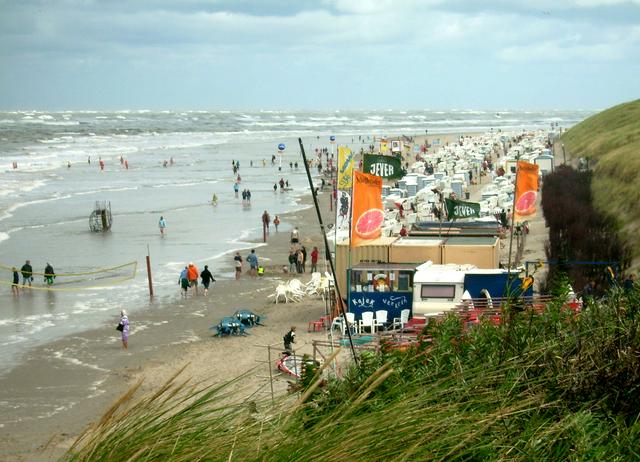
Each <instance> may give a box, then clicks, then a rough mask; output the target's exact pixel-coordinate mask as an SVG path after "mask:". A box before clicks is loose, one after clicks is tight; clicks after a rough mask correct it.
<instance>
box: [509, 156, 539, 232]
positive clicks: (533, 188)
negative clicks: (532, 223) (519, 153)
mask: <svg viewBox="0 0 640 462" xmlns="http://www.w3.org/2000/svg"><path fill="white" fill-rule="evenodd" d="M539 170H540V168H539V166H538V165H537V164H530V163H529V162H524V161H522V160H519V161H518V180H517V182H516V192H515V200H514V201H513V203H514V204H515V206H514V212H515V214H516V216H515V221H518V222H519V221H524V220H525V219H528V218H530V217H532V216H533V215H535V213H536V200H537V199H538V171H539ZM525 217H526V218H525Z"/></svg>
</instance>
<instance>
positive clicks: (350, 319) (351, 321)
mask: <svg viewBox="0 0 640 462" xmlns="http://www.w3.org/2000/svg"><path fill="white" fill-rule="evenodd" d="M347 326H349V328H350V329H351V333H353V334H355V333H356V331H357V329H358V325H357V324H356V315H355V314H353V313H347V321H346V322H345V320H344V318H343V317H342V316H338V317H337V318H333V322H332V323H331V330H333V329H335V328H338V329H340V332H342V335H347Z"/></svg>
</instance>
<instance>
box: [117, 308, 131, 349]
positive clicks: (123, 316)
mask: <svg viewBox="0 0 640 462" xmlns="http://www.w3.org/2000/svg"><path fill="white" fill-rule="evenodd" d="M120 326H122V328H121V329H120V328H118V330H119V331H120V332H122V348H124V349H125V350H126V349H127V348H129V318H128V317H127V312H126V311H125V310H122V311H120ZM118 327H119V326H118Z"/></svg>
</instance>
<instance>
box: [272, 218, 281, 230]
mask: <svg viewBox="0 0 640 462" xmlns="http://www.w3.org/2000/svg"><path fill="white" fill-rule="evenodd" d="M279 224H280V217H278V215H276V217H275V218H274V219H273V226H275V227H276V233H277V232H278V225H279Z"/></svg>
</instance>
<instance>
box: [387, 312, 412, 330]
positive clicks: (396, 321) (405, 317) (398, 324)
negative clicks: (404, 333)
mask: <svg viewBox="0 0 640 462" xmlns="http://www.w3.org/2000/svg"><path fill="white" fill-rule="evenodd" d="M410 313H411V310H410V309H408V308H407V309H404V310H402V311H400V317H399V318H393V323H392V324H391V329H393V330H395V329H404V325H405V324H406V323H408V322H409V314H410Z"/></svg>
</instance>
